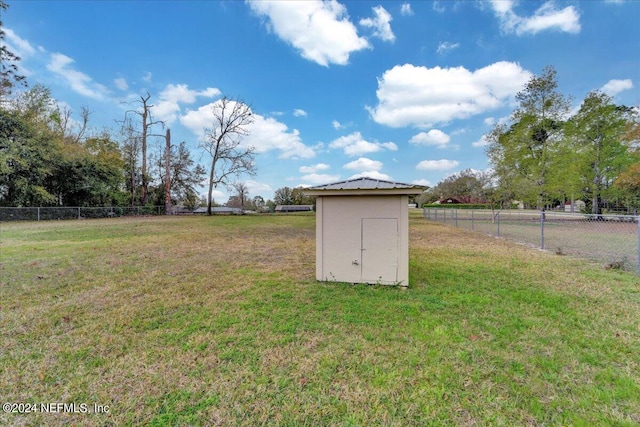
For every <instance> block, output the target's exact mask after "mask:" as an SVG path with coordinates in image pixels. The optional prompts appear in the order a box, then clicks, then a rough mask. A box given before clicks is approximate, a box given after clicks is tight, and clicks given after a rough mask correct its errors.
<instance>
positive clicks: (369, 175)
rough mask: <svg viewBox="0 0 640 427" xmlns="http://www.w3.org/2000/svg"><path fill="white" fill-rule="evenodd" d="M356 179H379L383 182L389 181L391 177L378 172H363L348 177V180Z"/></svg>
mask: <svg viewBox="0 0 640 427" xmlns="http://www.w3.org/2000/svg"><path fill="white" fill-rule="evenodd" d="M358 178H372V179H381V180H383V181H391V177H390V176H389V175H387V174H386V173H381V172H378V171H364V172H361V173H358V174H355V175H352V176H350V177H349V178H348V179H358Z"/></svg>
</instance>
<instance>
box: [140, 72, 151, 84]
mask: <svg viewBox="0 0 640 427" xmlns="http://www.w3.org/2000/svg"><path fill="white" fill-rule="evenodd" d="M152 78H153V74H152V73H151V72H150V71H147V72H146V74H145V75H144V76H142V80H144V81H145V82H150V81H151V79H152Z"/></svg>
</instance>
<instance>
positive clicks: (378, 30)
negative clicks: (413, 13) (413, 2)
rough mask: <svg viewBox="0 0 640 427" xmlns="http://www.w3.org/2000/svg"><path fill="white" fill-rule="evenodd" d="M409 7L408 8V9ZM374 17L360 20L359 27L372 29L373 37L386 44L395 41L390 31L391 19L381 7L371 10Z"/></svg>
mask: <svg viewBox="0 0 640 427" xmlns="http://www.w3.org/2000/svg"><path fill="white" fill-rule="evenodd" d="M410 8H411V6H409V9H410ZM372 10H373V13H374V15H375V16H374V17H373V18H364V19H361V20H360V25H362V26H363V27H367V28H372V29H373V36H374V37H378V38H380V39H382V40H384V41H386V42H392V41H394V40H395V39H396V36H395V34H393V31H392V30H391V20H392V19H393V17H392V16H391V14H390V13H389V12H387V10H386V9H385V8H384V7H382V6H376V7H374V8H372Z"/></svg>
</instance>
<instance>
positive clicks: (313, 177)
mask: <svg viewBox="0 0 640 427" xmlns="http://www.w3.org/2000/svg"><path fill="white" fill-rule="evenodd" d="M300 179H302V180H303V181H307V182H309V183H311V184H314V185H321V184H328V183H330V182H333V181H337V180H339V179H340V175H329V174H324V173H320V174H318V173H311V174H308V175H304V176H302V177H301V178H300Z"/></svg>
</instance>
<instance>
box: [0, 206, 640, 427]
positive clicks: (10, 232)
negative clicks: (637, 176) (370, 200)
mask: <svg viewBox="0 0 640 427" xmlns="http://www.w3.org/2000/svg"><path fill="white" fill-rule="evenodd" d="M0 227H1V229H0V238H1V245H0V250H1V255H0V274H1V275H0V335H1V340H0V396H1V397H2V400H3V401H6V402H24V403H26V402H32V403H33V402H67V403H70V402H76V403H78V404H79V403H87V404H89V406H90V407H93V404H94V403H97V404H100V405H108V406H109V408H110V411H109V413H108V414H68V413H66V414H43V413H35V414H33V413H31V414H0V424H9V425H12V424H16V425H43V424H46V425H68V424H76V425H105V424H107V425H108V424H112V425H155V426H161V425H162V426H164V425H292V426H293V425H296V426H297V425H314V426H315V425H323V426H324V425H337V426H352V425H359V426H368V425H388V426H405V425H507V426H511V425H577V426H580V425H585V426H587V425H589V426H590V425H621V426H622V425H630V426H631V425H638V424H639V423H640V357H639V356H638V355H639V354H640V283H639V282H640V279H639V278H638V276H636V275H633V274H630V273H624V272H620V271H611V270H610V271H606V270H604V269H602V268H601V267H598V266H594V265H592V264H589V263H586V262H582V261H578V260H574V259H569V258H566V257H558V256H554V255H552V254H548V253H543V252H540V251H536V250H532V249H527V248H525V247H522V246H519V245H516V244H511V243H509V242H505V241H501V240H497V239H493V238H491V237H487V236H483V235H480V234H475V233H471V232H467V231H464V230H460V229H453V228H450V227H446V226H443V225H440V224H434V223H429V222H427V221H424V220H421V219H420V218H417V217H412V220H411V226H410V241H411V248H410V287H409V289H408V290H401V289H399V288H394V287H382V286H365V285H350V284H340V283H318V282H316V281H315V280H314V277H315V262H314V256H315V238H314V234H315V231H314V217H313V216H258V217H210V218H209V217H182V218H139V219H136V218H134V219H131V218H129V219H111V220H87V221H65V222H40V223H2V224H0ZM0 403H2V402H0Z"/></svg>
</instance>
